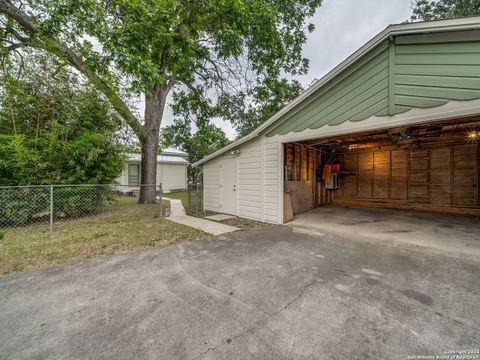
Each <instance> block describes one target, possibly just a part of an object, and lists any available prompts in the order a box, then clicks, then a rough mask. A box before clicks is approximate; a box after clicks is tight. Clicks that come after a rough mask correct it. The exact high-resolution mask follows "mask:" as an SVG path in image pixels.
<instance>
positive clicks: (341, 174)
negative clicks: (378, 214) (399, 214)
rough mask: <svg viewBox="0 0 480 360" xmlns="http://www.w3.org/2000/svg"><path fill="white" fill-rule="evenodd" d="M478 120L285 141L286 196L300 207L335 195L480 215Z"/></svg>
mask: <svg viewBox="0 0 480 360" xmlns="http://www.w3.org/2000/svg"><path fill="white" fill-rule="evenodd" d="M479 120H480V119H479V118H470V119H462V120H456V121H445V122H436V123H431V124H428V125H422V126H411V127H407V128H394V129H388V130H379V131H372V132H368V133H358V134H348V135H344V136H338V137H335V138H324V139H315V140H309V141H304V142H297V143H288V144H285V145H284V146H285V148H284V149H285V154H284V159H285V164H284V165H285V176H284V184H285V194H286V196H285V199H286V201H291V207H292V211H293V213H294V214H297V213H300V212H304V211H306V210H309V209H310V208H312V207H314V206H320V205H324V204H329V203H336V204H343V205H356V206H367V207H385V208H398V209H418V210H428V211H437V212H448V213H459V214H468V215H476V216H478V215H480V196H479V185H480V184H479V173H480V169H479V162H480V161H479V159H480V152H479V140H480V121H479ZM299 174H300V175H299ZM307 189H308V190H309V191H307Z"/></svg>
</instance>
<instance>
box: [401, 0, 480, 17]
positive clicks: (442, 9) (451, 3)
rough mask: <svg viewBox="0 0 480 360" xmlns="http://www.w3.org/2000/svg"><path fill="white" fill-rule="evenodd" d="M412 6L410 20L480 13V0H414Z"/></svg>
mask: <svg viewBox="0 0 480 360" xmlns="http://www.w3.org/2000/svg"><path fill="white" fill-rule="evenodd" d="M412 7H413V15H412V17H411V18H410V19H411V20H412V21H430V20H442V19H451V18H457V17H465V16H477V15H480V0H434V1H432V0H415V1H414V2H413V6H412Z"/></svg>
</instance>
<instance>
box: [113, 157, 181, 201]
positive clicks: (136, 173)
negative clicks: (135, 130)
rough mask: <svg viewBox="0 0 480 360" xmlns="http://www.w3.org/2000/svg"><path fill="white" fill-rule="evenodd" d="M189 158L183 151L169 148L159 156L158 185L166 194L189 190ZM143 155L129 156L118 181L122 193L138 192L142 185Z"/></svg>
mask: <svg viewBox="0 0 480 360" xmlns="http://www.w3.org/2000/svg"><path fill="white" fill-rule="evenodd" d="M187 156H188V154H187V153H186V152H183V151H179V150H176V149H172V148H168V149H165V150H164V151H162V152H161V154H160V155H158V156H157V185H160V184H162V189H163V191H164V192H170V191H172V190H184V189H186V188H187V165H188V161H187V159H186V158H187ZM140 176H141V155H140V154H128V155H127V162H126V166H125V168H124V169H123V171H122V174H121V175H120V177H119V178H118V179H117V181H116V182H117V184H119V185H122V186H120V187H119V188H118V190H119V191H122V192H131V191H138V190H139V189H140V186H139V184H140V183H141V179H140Z"/></svg>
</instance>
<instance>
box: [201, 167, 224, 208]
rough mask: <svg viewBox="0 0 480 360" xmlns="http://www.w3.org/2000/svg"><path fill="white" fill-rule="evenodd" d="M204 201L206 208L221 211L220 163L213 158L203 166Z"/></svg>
mask: <svg viewBox="0 0 480 360" xmlns="http://www.w3.org/2000/svg"><path fill="white" fill-rule="evenodd" d="M203 171H204V174H203V203H204V207H205V210H210V211H216V212H219V211H220V164H219V160H218V158H217V159H213V160H211V161H209V162H207V163H205V164H204V166H203Z"/></svg>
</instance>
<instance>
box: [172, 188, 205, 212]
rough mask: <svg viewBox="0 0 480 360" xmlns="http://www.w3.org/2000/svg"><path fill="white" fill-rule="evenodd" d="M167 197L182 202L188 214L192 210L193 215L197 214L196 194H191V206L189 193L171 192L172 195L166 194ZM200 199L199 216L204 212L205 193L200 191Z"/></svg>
mask: <svg viewBox="0 0 480 360" xmlns="http://www.w3.org/2000/svg"><path fill="white" fill-rule="evenodd" d="M165 197H167V198H171V199H178V200H181V201H182V205H183V207H184V208H185V210H186V211H187V212H188V209H190V212H191V213H192V214H193V215H195V214H196V213H197V202H196V199H197V196H196V193H195V192H193V191H191V192H190V201H191V206H188V191H176V192H171V193H168V194H165ZM198 199H199V201H198V210H199V215H201V214H200V212H202V211H203V191H202V190H199V191H198Z"/></svg>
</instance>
